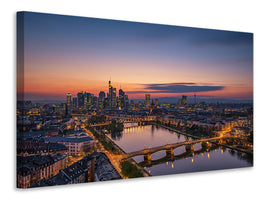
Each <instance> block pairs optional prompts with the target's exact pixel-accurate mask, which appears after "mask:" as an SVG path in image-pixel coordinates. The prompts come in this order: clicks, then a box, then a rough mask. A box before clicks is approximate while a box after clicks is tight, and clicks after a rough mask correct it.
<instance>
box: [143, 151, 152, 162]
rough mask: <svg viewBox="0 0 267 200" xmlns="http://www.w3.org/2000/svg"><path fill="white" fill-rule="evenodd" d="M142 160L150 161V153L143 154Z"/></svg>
mask: <svg viewBox="0 0 267 200" xmlns="http://www.w3.org/2000/svg"><path fill="white" fill-rule="evenodd" d="M144 161H148V162H151V154H150V153H148V154H146V155H144Z"/></svg>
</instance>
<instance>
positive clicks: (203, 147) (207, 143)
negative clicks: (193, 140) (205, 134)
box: [201, 142, 210, 150]
mask: <svg viewBox="0 0 267 200" xmlns="http://www.w3.org/2000/svg"><path fill="white" fill-rule="evenodd" d="M201 146H202V149H203V150H208V149H209V148H210V143H209V142H201Z"/></svg>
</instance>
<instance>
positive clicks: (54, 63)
mask: <svg viewBox="0 0 267 200" xmlns="http://www.w3.org/2000/svg"><path fill="white" fill-rule="evenodd" d="M24 19H25V23H24V38H25V40H24V85H23V87H21V86H19V85H18V96H20V94H21V93H23V94H24V96H23V97H24V98H25V100H64V99H65V95H66V94H67V93H71V94H77V93H78V92H79V91H89V92H90V93H92V94H94V95H95V96H98V93H99V91H104V92H105V93H107V92H108V89H107V88H106V84H107V82H108V81H109V80H110V78H111V80H112V82H113V85H114V87H115V88H117V89H119V88H120V87H121V86H122V87H123V88H124V91H125V92H126V93H127V94H128V95H129V99H143V98H144V95H145V94H146V93H150V94H151V95H153V98H161V97H177V98H178V97H181V96H182V95H186V96H190V95H193V94H194V93H196V94H197V95H198V97H200V98H221V99H224V98H227V99H234V100H252V99H253V35H252V34H251V33H241V32H232V31H220V30H210V29H198V28H189V27H179V26H166V25H158V24H144V23H134V22H125V21H115V20H105V19H95V18H82V17H75V18H72V17H70V16H59V15H47V14H40V13H30V12H26V13H25V14H24ZM74 29H75V31H72V30H74ZM21 53H22V52H20V51H18V54H19V55H20V54H21ZM18 82H19V81H18ZM117 91H118V90H117Z"/></svg>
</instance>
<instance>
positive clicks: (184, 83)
mask: <svg viewBox="0 0 267 200" xmlns="http://www.w3.org/2000/svg"><path fill="white" fill-rule="evenodd" d="M16 112H17V113H16V118H17V120H16V122H17V132H16V140H17V146H16V160H17V162H16V163H17V168H16V173H17V175H16V176H17V187H18V188H38V187H44V186H57V185H66V184H76V183H88V182H97V181H109V180H119V179H132V178H139V177H151V176H159V175H170V174H180V173H189V172H202V171H209V170H219V169H231V168H243V167H252V166H253V34H252V33H246V32H237V31H222V30H213V29H202V28H191V27H181V26H170V25H160V24H149V23H138V22H128V21H118V20H107V19H96V18H87V17H75V16H65V15H55V14H44V13H34V12H18V13H17V110H16ZM245 173H246V172H245V171H244V175H245ZM89 186H90V184H88V187H89Z"/></svg>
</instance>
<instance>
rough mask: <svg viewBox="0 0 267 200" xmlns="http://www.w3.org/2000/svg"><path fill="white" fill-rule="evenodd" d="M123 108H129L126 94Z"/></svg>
mask: <svg viewBox="0 0 267 200" xmlns="http://www.w3.org/2000/svg"><path fill="white" fill-rule="evenodd" d="M125 108H126V109H128V108H129V98H128V95H125Z"/></svg>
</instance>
